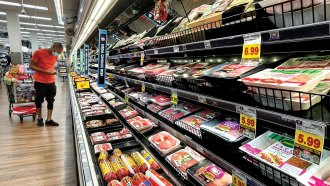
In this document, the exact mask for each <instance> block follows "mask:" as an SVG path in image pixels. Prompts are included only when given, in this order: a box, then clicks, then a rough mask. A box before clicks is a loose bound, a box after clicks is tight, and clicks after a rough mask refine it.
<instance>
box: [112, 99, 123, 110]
mask: <svg viewBox="0 0 330 186" xmlns="http://www.w3.org/2000/svg"><path fill="white" fill-rule="evenodd" d="M109 104H110V105H111V106H112V107H113V108H114V109H115V110H117V111H119V110H122V109H124V108H126V104H125V103H123V102H121V101H119V100H111V101H109Z"/></svg>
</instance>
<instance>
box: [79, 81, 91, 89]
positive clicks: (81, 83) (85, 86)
mask: <svg viewBox="0 0 330 186" xmlns="http://www.w3.org/2000/svg"><path fill="white" fill-rule="evenodd" d="M89 87H90V86H89V81H79V82H77V90H81V89H89Z"/></svg>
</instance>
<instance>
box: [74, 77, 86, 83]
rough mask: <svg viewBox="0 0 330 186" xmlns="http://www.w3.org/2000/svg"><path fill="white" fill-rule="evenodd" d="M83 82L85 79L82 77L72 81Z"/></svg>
mask: <svg viewBox="0 0 330 186" xmlns="http://www.w3.org/2000/svg"><path fill="white" fill-rule="evenodd" d="M85 80H86V78H84V77H78V78H75V79H74V82H78V81H85Z"/></svg>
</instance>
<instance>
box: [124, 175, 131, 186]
mask: <svg viewBox="0 0 330 186" xmlns="http://www.w3.org/2000/svg"><path fill="white" fill-rule="evenodd" d="M121 185H122V186H133V179H132V178H131V177H129V176H126V177H124V178H123V179H122V180H121Z"/></svg>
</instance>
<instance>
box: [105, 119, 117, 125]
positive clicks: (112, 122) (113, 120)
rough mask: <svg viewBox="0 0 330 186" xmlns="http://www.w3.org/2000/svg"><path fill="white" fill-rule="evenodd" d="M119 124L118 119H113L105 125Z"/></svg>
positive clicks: (107, 120)
mask: <svg viewBox="0 0 330 186" xmlns="http://www.w3.org/2000/svg"><path fill="white" fill-rule="evenodd" d="M117 122H118V120H117V118H111V119H106V120H105V122H104V123H105V124H106V125H112V124H114V123H117Z"/></svg>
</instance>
